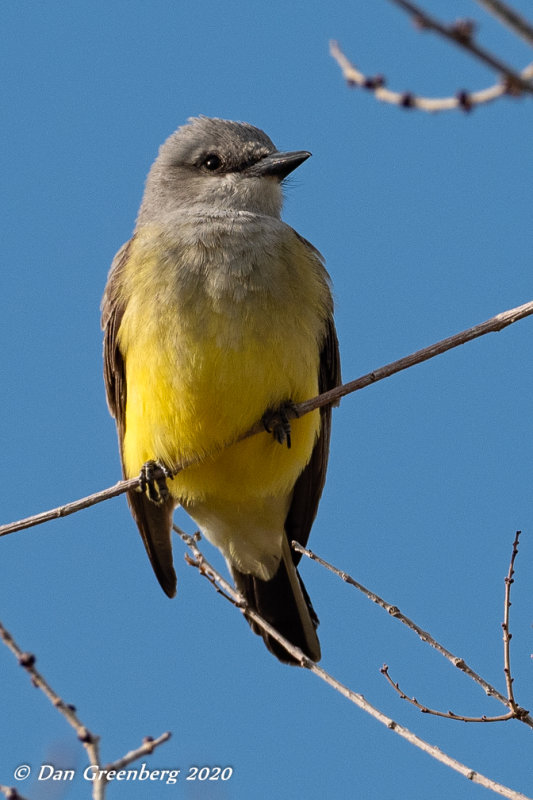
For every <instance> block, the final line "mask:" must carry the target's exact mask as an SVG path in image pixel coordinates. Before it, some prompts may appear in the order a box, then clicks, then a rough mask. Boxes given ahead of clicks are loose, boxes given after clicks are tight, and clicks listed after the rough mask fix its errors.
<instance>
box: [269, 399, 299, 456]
mask: <svg viewBox="0 0 533 800" xmlns="http://www.w3.org/2000/svg"><path fill="white" fill-rule="evenodd" d="M297 417H298V412H297V411H296V406H295V405H294V403H293V402H291V401H290V400H289V401H287V402H286V403H283V404H282V405H281V406H279V408H276V409H269V410H268V411H265V413H264V414H263V417H262V422H263V425H264V426H265V430H266V432H267V433H271V434H272V435H273V436H274V439H275V440H276V442H278V443H279V444H287V448H288V449H289V450H290V447H291V419H296V418H297Z"/></svg>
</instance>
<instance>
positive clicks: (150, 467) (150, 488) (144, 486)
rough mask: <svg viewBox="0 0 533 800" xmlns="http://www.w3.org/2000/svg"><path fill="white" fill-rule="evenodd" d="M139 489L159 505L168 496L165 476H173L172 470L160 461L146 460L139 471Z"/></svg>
mask: <svg viewBox="0 0 533 800" xmlns="http://www.w3.org/2000/svg"><path fill="white" fill-rule="evenodd" d="M139 477H140V480H141V484H140V487H139V489H140V491H141V492H146V494H147V495H148V498H149V499H150V500H151V501H152V503H155V504H156V505H158V506H159V505H161V504H162V503H164V502H165V500H166V499H167V498H168V496H169V492H168V486H167V478H172V477H174V476H173V475H172V472H171V471H170V470H169V468H168V467H166V466H165V465H164V464H162V463H161V461H147V462H146V464H143V465H142V467H141V472H140V475H139Z"/></svg>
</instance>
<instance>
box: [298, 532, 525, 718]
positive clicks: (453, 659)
mask: <svg viewBox="0 0 533 800" xmlns="http://www.w3.org/2000/svg"><path fill="white" fill-rule="evenodd" d="M291 545H292V547H293V549H294V550H296V552H297V553H302V554H303V555H305V556H307V557H308V558H310V559H311V560H312V561H316V562H317V563H318V564H320V565H321V566H322V567H325V569H328V570H329V571H330V572H333V573H334V574H335V575H337V577H339V578H341V580H343V581H344V582H345V583H348V584H349V585H350V586H353V587H354V588H355V589H357V590H358V591H360V592H362V593H363V594H364V595H365V596H366V597H368V599H369V600H372V602H373V603H376V605H378V606H380V608H382V609H383V610H384V611H386V612H387V613H388V614H390V615H391V616H392V617H394V618H395V619H397V620H399V622H401V623H403V624H404V625H407V627H408V628H410V629H411V630H412V631H414V633H416V634H417V636H418V637H419V638H420V639H421V640H422V641H423V642H426V643H427V644H429V645H430V646H431V647H433V648H434V649H435V650H436V651H437V652H438V653H440V654H441V655H442V656H443V657H444V658H445V659H446V660H447V661H449V662H450V664H452V665H453V666H454V667H457V669H460V670H461V672H464V673H465V675H468V677H469V678H471V679H472V680H473V681H474V682H475V683H477V684H478V685H479V686H481V688H482V689H483V691H484V692H485V694H486V695H487V696H488V697H495V698H496V699H497V700H499V701H500V703H502V704H503V705H504V706H506V707H507V708H509V709H510V710H512V711H515V709H514V708H513V706H512V705H511V702H510V700H509V699H508V698H507V697H505V695H503V694H501V692H499V691H498V690H497V689H496V688H495V687H494V686H492V685H491V684H490V683H488V681H486V680H485V679H484V678H482V677H481V675H478V674H477V672H474V670H473V669H472V668H471V667H469V666H468V664H467V663H466V661H465V660H464V659H463V658H459V657H458V656H455V655H454V654H453V653H451V652H450V651H449V650H447V649H446V648H445V647H443V645H441V644H440V642H437V640H436V639H434V638H433V636H431V634H430V633H428V632H427V631H425V630H423V628H421V627H420V626H419V625H417V624H416V622H413V620H412V619H409V617H406V616H405V615H404V614H402V613H401V611H400V609H399V608H398V607H397V606H394V605H391V604H390V603H388V602H387V601H386V600H384V599H383V598H382V597H380V596H379V595H377V594H375V593H374V592H371V591H370V589H367V588H366V587H365V586H363V585H362V584H361V583H358V581H356V580H355V579H354V578H352V577H351V575H348V573H347V572H343V571H342V570H340V569H337V567H334V566H333V564H330V563H329V562H328V561H325V560H324V559H323V558H321V557H320V556H318V555H316V553H313V551H312V550H309V549H308V548H306V547H302V546H301V544H299V543H298V542H295V541H293V542H291ZM514 715H515V716H516V718H517V719H519V720H520V721H521V722H524V723H525V724H526V725H528V726H529V727H530V728H533V718H532V717H530V716H529V715H528V713H527V711H524V710H523V709H519V711H518V712H516V711H515V714H514Z"/></svg>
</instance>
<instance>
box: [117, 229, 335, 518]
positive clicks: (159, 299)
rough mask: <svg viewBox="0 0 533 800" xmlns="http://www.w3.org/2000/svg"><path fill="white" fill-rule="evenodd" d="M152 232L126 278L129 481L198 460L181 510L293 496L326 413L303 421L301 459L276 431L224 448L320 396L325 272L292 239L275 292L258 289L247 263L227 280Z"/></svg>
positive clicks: (176, 487)
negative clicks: (148, 467) (282, 409)
mask: <svg viewBox="0 0 533 800" xmlns="http://www.w3.org/2000/svg"><path fill="white" fill-rule="evenodd" d="M284 228H286V226H284ZM287 230H288V231H290V230H291V229H290V228H287ZM153 234H154V232H153V231H151V232H149V231H147V232H146V234H145V236H144V237H140V240H139V241H138V243H137V244H136V246H135V247H134V248H133V252H132V254H131V255H130V259H129V262H128V267H127V272H126V275H125V278H124V288H123V296H124V300H125V313H124V316H123V319H122V322H121V326H120V330H119V345H120V349H121V351H122V353H123V356H124V360H125V369H126V384H127V404H126V420H125V422H126V424H125V435H124V441H123V460H124V465H125V471H126V474H127V475H128V476H133V475H135V474H138V472H139V470H140V468H141V466H142V464H143V463H144V462H146V461H148V460H149V459H161V460H162V461H164V463H166V464H169V465H179V464H180V462H181V461H182V460H183V459H190V458H199V459H200V463H199V464H198V465H197V466H194V467H190V468H188V469H186V470H184V472H183V473H180V475H178V476H177V477H176V478H175V479H174V480H173V481H172V482H171V486H170V488H171V491H172V494H173V495H174V496H175V497H176V499H177V500H178V501H179V500H184V501H185V500H203V499H205V498H207V497H224V498H225V500H226V501H227V502H233V503H239V502H240V501H241V500H242V499H243V494H246V493H254V494H255V495H258V496H261V495H271V494H276V493H278V492H280V491H283V492H287V491H289V490H290V489H291V488H292V486H293V484H294V482H295V481H296V478H297V477H298V475H299V473H300V472H301V470H302V469H303V467H304V466H305V464H306V463H307V461H308V460H309V457H310V455H311V451H312V449H313V445H314V442H315V439H316V436H317V433H318V428H319V425H320V416H319V413H318V412H313V413H311V414H308V415H306V416H305V417H303V418H302V419H300V420H294V421H293V423H292V447H291V449H290V450H288V449H287V448H286V447H282V446H280V445H279V444H278V443H277V442H275V441H274V440H273V437H272V436H271V435H269V434H267V433H261V434H258V435H257V436H255V437H253V438H250V439H248V440H246V441H243V442H240V443H238V444H235V445H232V446H230V447H227V448H226V449H223V448H224V445H226V444H227V443H228V442H231V441H233V440H234V439H235V438H236V437H237V436H238V435H239V434H241V433H242V432H244V431H246V430H247V429H248V428H250V427H251V426H252V425H253V424H254V423H255V422H256V421H257V420H258V419H260V418H261V417H262V415H263V414H264V412H265V411H266V410H267V409H269V408H276V407H278V406H279V405H280V404H281V403H283V402H285V401H287V400H292V401H294V402H298V401H301V400H304V399H307V398H309V397H312V396H314V395H315V394H317V393H318V377H317V376H318V368H319V348H320V341H321V336H322V330H323V325H324V316H325V314H326V313H327V304H328V302H329V290H328V288H327V284H326V283H325V280H324V278H323V277H322V275H321V274H320V269H323V268H321V265H320V262H318V259H315V261H316V262H317V263H315V261H313V259H312V258H310V255H309V252H310V251H309V250H308V249H307V247H306V246H305V245H303V244H302V243H301V241H300V240H299V239H297V238H296V237H295V235H294V239H293V238H292V237H291V236H288V237H287V242H286V243H285V244H284V245H283V247H281V248H279V250H278V252H277V253H274V255H273V256H270V260H269V264H268V269H269V270H273V267H272V258H278V260H279V262H280V263H279V264H278V268H277V269H276V270H274V272H275V273H277V274H275V275H274V279H275V283H274V284H273V286H272V287H271V289H270V290H269V288H268V283H266V284H265V281H264V274H262V276H261V277H260V280H259V281H255V283H254V279H253V276H252V277H250V273H249V271H248V273H247V270H246V269H245V265H244V264H239V263H238V259H239V258H242V257H243V256H242V255H237V263H236V264H234V265H233V271H232V268H231V265H230V268H229V269H228V267H227V265H226V267H225V268H224V269H223V270H222V273H221V274H219V275H217V274H216V269H215V271H214V272H213V269H212V268H211V271H210V270H209V269H206V267H207V268H208V267H209V264H205V263H202V260H201V257H200V255H199V253H198V250H197V248H195V249H192V248H190V247H178V248H174V247H169V246H168V242H166V240H162V238H161V237H160V236H158V235H156V236H154V235H153ZM165 242H166V244H165ZM164 244H165V246H163V245H164ZM226 250H227V248H226ZM254 252H255V251H254ZM244 257H245V256H244ZM261 258H264V255H263V254H261ZM317 264H318V266H317ZM199 266H201V267H202V269H199ZM211 266H212V265H211ZM254 269H255V270H256V271H257V270H258V269H260V264H256V265H254ZM185 270H186V271H185ZM263 272H264V271H263ZM206 275H207V277H206ZM232 280H233V282H234V283H235V287H233V288H232Z"/></svg>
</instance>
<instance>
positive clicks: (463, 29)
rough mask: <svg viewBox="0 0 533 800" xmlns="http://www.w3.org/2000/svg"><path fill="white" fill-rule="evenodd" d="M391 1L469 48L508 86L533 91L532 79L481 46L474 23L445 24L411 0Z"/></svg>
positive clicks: (426, 26)
mask: <svg viewBox="0 0 533 800" xmlns="http://www.w3.org/2000/svg"><path fill="white" fill-rule="evenodd" d="M390 2H392V3H394V4H395V5H397V6H399V7H400V8H402V9H403V10H404V11H407V12H408V13H409V14H412V15H413V18H414V20H415V22H416V24H417V25H418V26H419V27H420V28H422V29H425V30H431V31H434V32H435V33H438V34H440V36H443V37H444V38H445V39H448V40H449V41H451V42H453V43H454V44H456V45H458V46H459V47H462V48H463V49H464V50H467V51H468V52H469V53H471V54H472V55H473V56H475V57H476V58H477V59H478V60H479V61H482V62H483V63H484V64H486V65H487V66H488V67H491V69H494V70H496V72H499V73H501V75H503V76H504V79H505V82H506V83H507V85H508V87H512V88H513V89H514V90H516V91H520V92H526V93H528V94H532V93H533V83H531V81H529V80H525V79H524V78H523V77H522V76H521V75H520V73H518V72H516V70H514V69H513V68H512V67H510V66H509V65H508V64H506V63H505V62H503V61H502V60H501V59H499V58H498V57H497V56H495V55H493V54H492V53H491V52H489V51H488V50H486V49H485V48H484V47H481V45H479V44H478V43H477V42H476V41H475V38H474V35H473V33H474V32H473V25H472V23H469V22H467V21H465V20H459V21H458V22H456V23H454V24H452V25H445V24H444V23H442V22H440V21H439V20H438V19H436V18H435V17H432V16H431V15H430V14H428V13H427V12H426V11H424V10H423V9H422V8H420V7H419V6H418V5H416V4H415V3H411V2H410V0H390Z"/></svg>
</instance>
